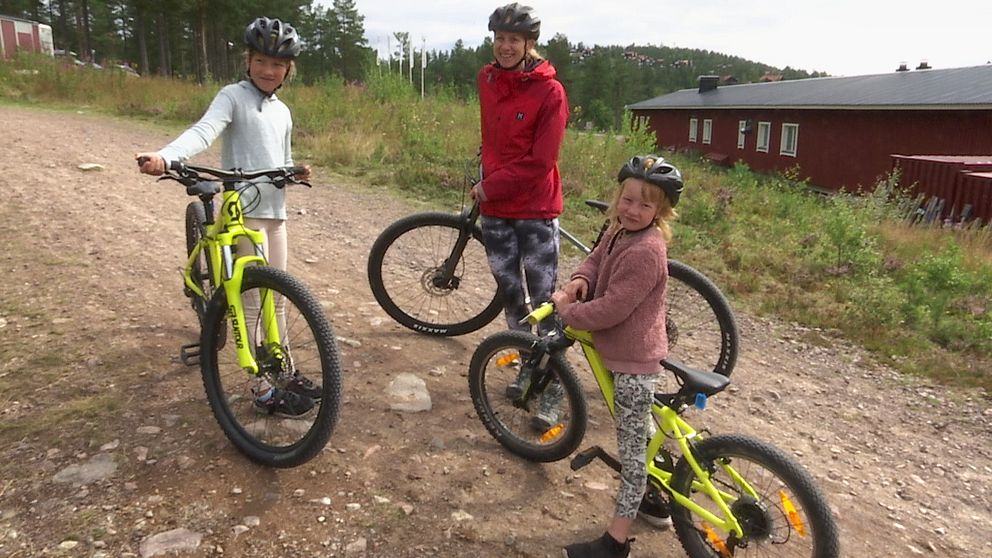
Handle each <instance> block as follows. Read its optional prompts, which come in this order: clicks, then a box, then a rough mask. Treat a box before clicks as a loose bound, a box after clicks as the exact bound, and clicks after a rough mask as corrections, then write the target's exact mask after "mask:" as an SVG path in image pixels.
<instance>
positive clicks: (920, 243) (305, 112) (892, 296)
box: [0, 57, 992, 389]
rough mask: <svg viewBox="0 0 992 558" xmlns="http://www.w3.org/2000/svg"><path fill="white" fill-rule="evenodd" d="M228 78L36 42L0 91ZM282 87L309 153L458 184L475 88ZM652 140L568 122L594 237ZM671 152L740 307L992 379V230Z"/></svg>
mask: <svg viewBox="0 0 992 558" xmlns="http://www.w3.org/2000/svg"><path fill="white" fill-rule="evenodd" d="M221 86H222V84H210V85H205V86H198V85H195V84H191V83H187V82H182V81H174V80H167V79H162V78H156V77H142V78H132V77H127V76H125V75H124V74H121V73H116V72H108V71H103V72H101V71H96V70H85V69H83V70H78V69H65V68H62V67H60V66H59V65H57V64H56V63H54V62H53V61H51V60H48V59H42V58H37V57H23V58H19V59H18V60H17V61H15V62H8V63H0V98H6V99H8V100H13V101H16V102H19V103H29V104H30V103H44V104H46V105H53V104H54V105H62V106H67V105H68V106H78V105H86V106H89V107H91V108H92V109H94V110H102V111H106V112H108V113H115V114H121V115H126V116H132V117H144V118H152V117H153V118H155V119H159V120H161V119H165V120H169V121H172V122H174V123H180V124H185V123H190V122H192V121H194V120H195V119H197V118H198V117H199V116H200V115H201V114H202V112H203V110H204V109H205V108H206V106H207V104H208V103H209V102H210V99H211V98H213V95H214V94H215V93H216V91H217V90H218V89H219V88H220V87H221ZM279 95H280V97H281V98H283V99H285V100H286V102H287V103H288V104H289V105H290V106H291V108H292V109H293V115H294V122H295V126H296V130H295V151H296V155H297V158H298V159H299V160H306V161H308V162H311V163H314V164H318V165H324V166H328V167H333V168H335V169H336V170H338V171H339V172H342V173H345V174H349V175H352V176H354V177H356V180H358V181H364V182H366V183H368V184H370V185H378V186H385V187H390V188H394V189H396V190H397V191H400V192H403V193H405V194H406V195H409V196H414V197H417V198H420V199H425V200H435V203H436V204H437V205H438V206H439V207H440V206H445V205H450V204H452V203H454V202H455V201H457V200H459V199H461V197H462V195H463V192H464V187H465V182H466V180H465V175H466V170H468V172H469V173H471V172H472V171H473V169H472V168H471V165H470V164H469V162H470V161H471V159H472V158H473V157H474V155H475V153H476V151H477V149H478V145H479V131H478V130H479V112H478V105H477V103H476V102H474V101H469V102H465V101H459V100H457V99H454V98H447V97H443V96H440V97H429V98H426V99H421V98H420V96H419V94H417V92H415V91H414V90H413V88H412V87H411V86H410V85H409V83H408V82H406V81H404V80H403V79H402V78H400V77H398V76H383V77H373V78H372V79H371V80H370V81H369V82H368V83H366V84H364V85H361V86H358V85H346V84H344V83H342V82H341V81H338V80H326V81H323V82H320V83H318V84H315V85H312V86H304V85H302V84H300V83H291V84H289V85H287V86H286V87H285V88H284V89H282V90H280V92H279ZM655 149H656V147H655V146H654V141H653V138H652V137H651V136H650V135H649V134H648V133H647V132H646V131H645V130H643V129H639V128H637V127H633V126H632V127H630V128H628V129H625V130H622V131H621V133H620V134H618V135H606V134H589V133H584V132H579V131H575V130H568V132H567V133H566V138H565V142H564V144H563V146H562V153H561V163H560V167H561V173H562V177H563V181H564V189H565V194H566V197H567V199H566V212H565V214H564V215H563V217H562V220H563V222H564V223H565V224H566V226H567V227H568V228H569V229H570V230H571V231H572V232H574V233H578V234H579V235H580V236H584V237H586V238H591V237H592V235H593V234H594V233H595V231H596V229H597V228H598V226H599V224H600V217H599V216H598V214H596V213H595V212H593V211H591V210H588V209H585V208H581V207H580V206H581V201H582V200H583V199H586V198H598V199H609V197H610V196H611V195H612V192H613V189H614V188H615V187H616V178H615V177H616V172H617V169H618V168H619V167H620V165H621V164H622V163H623V161H624V160H626V159H627V158H628V157H630V156H631V155H634V154H644V153H650V152H652V151H654V150H655ZM665 156H666V157H668V158H670V159H671V160H672V161H673V162H674V163H675V164H676V165H678V166H679V167H680V169H681V170H682V172H683V175H684V176H685V178H686V183H687V186H686V191H685V193H684V194H683V197H682V202H681V203H680V204H679V206H678V211H679V213H680V218H679V220H678V221H677V222H676V224H675V227H674V230H675V240H674V242H673V244H672V246H671V252H672V254H673V256H674V257H677V258H679V259H682V260H684V261H686V262H688V263H690V264H691V265H693V266H695V267H697V268H699V269H701V270H703V271H704V272H705V273H706V274H707V275H709V276H710V277H711V278H712V279H713V280H714V281H715V282H716V283H717V284H718V285H719V286H720V287H721V288H722V289H723V290H724V291H725V292H726V293H727V294H728V295H729V296H730V297H731V298H732V299H733V300H734V302H735V304H736V306H737V307H738V308H746V309H748V310H750V311H751V312H757V313H766V314H769V315H775V316H779V317H781V318H784V319H787V320H792V321H795V322H798V323H801V324H805V325H807V326H810V327H819V328H826V329H830V330H834V331H838V332H841V333H842V334H843V335H845V336H847V337H849V338H850V339H852V340H854V341H856V342H858V343H861V344H862V345H864V346H866V347H868V348H869V349H872V350H873V351H874V352H875V354H876V355H877V357H878V358H879V360H881V361H885V362H888V363H890V364H892V365H894V366H897V367H898V368H900V369H902V370H904V371H907V372H912V373H917V374H923V375H927V376H929V377H932V378H935V379H938V380H940V381H944V382H948V383H953V384H958V385H968V386H983V387H984V388H986V389H989V388H992V372H990V371H992V255H990V251H989V246H990V240H992V229H990V228H989V227H987V226H986V227H977V226H975V227H966V228H965V229H964V230H947V229H942V228H922V227H917V226H910V225H907V224H906V223H905V222H904V221H903V220H902V217H901V214H900V207H902V200H901V199H900V194H899V189H898V183H897V182H898V181H897V177H890V178H889V179H887V180H885V181H883V182H881V183H880V184H879V185H878V186H879V187H878V188H877V189H876V190H875V193H873V194H871V195H866V196H854V195H849V194H845V193H841V194H837V195H833V196H822V195H819V194H814V193H811V191H810V190H809V188H808V187H807V185H806V184H804V183H802V182H800V181H796V180H793V179H790V178H787V177H785V176H780V175H776V176H768V175H760V174H756V173H753V172H751V171H750V170H749V169H748V168H747V167H746V166H745V165H740V164H739V165H737V166H734V167H733V168H729V169H727V168H720V167H714V166H713V165H712V164H711V163H710V162H708V161H706V160H704V159H701V158H698V157H693V156H690V155H684V154H672V153H668V154H665ZM744 341H745V342H747V340H746V339H745V340H744Z"/></svg>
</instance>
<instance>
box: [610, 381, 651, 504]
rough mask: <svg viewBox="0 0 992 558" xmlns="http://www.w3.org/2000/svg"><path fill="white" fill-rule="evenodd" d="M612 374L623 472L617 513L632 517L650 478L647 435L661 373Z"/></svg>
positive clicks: (618, 444) (618, 442) (618, 443)
mask: <svg viewBox="0 0 992 558" xmlns="http://www.w3.org/2000/svg"><path fill="white" fill-rule="evenodd" d="M613 377H614V383H615V385H616V391H615V393H614V396H613V404H614V407H615V408H616V413H617V447H618V448H619V450H620V465H621V471H622V472H621V473H620V491H619V493H618V494H617V511H616V516H617V517H625V518H629V519H633V518H634V517H636V516H637V508H638V506H639V505H640V503H641V498H642V497H643V496H644V487H645V486H646V485H647V481H648V473H647V469H646V468H645V467H646V465H645V462H646V460H647V434H648V429H649V428H648V427H649V424H650V423H651V419H650V413H651V400H652V398H653V397H654V384H655V380H656V379H657V377H658V375H657V374H624V373H622V372H616V373H614V375H613Z"/></svg>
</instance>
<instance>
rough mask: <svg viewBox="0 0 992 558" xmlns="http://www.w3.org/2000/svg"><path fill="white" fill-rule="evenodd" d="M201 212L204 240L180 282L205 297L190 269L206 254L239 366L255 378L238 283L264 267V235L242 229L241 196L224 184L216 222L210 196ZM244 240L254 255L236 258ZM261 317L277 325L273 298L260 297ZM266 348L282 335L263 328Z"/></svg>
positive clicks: (277, 341)
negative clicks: (252, 267) (224, 300)
mask: <svg viewBox="0 0 992 558" xmlns="http://www.w3.org/2000/svg"><path fill="white" fill-rule="evenodd" d="M201 200H202V201H203V209H204V213H205V215H206V223H204V228H205V229H206V230H205V231H204V234H203V237H202V238H201V239H200V241H199V242H198V243H197V245H196V246H195V247H194V248H193V250H192V251H190V255H189V258H188V259H187V261H186V268H185V269H184V270H183V282H184V283H185V284H186V287H188V288H189V289H190V290H191V291H192V292H193V293H194V294H195V296H199V297H201V298H206V293H204V292H203V290H202V289H201V288H200V286H199V285H197V284H196V281H194V280H193V269H194V267H195V266H196V262H197V259H198V258H199V256H200V254H201V253H206V255H207V258H209V260H210V263H211V266H210V271H211V273H212V274H213V277H212V282H213V284H214V285H217V286H219V287H222V288H223V289H224V294H225V295H226V296H227V304H228V316H229V317H230V319H231V325H232V328H233V330H234V342H235V347H236V348H237V352H238V364H239V365H240V366H241V367H242V368H244V369H246V370H248V371H250V372H251V373H252V374H254V375H258V373H259V368H258V363H257V362H256V360H255V357H254V355H252V352H251V349H250V348H249V347H248V344H247V343H246V342H245V340H247V339H248V338H249V337H248V327H247V325H246V324H245V318H244V316H245V312H244V305H243V302H242V300H241V282H242V277H243V274H244V269H245V267H246V266H249V265H267V264H268V262H267V261H266V259H265V256H264V252H263V250H262V246H263V244H264V243H265V234H264V233H262V232H260V231H256V230H254V229H250V228H248V227H247V226H245V218H244V212H243V211H242V208H241V193H240V192H239V191H238V190H237V188H236V187H235V186H234V185H233V184H230V183H226V182H225V184H224V191H223V201H222V203H221V211H220V213H219V218H218V219H216V220H215V219H214V211H213V198H212V194H211V195H210V196H209V197H208V196H206V195H204V196H202V197H201ZM241 237H247V238H248V239H249V240H251V242H252V244H253V245H254V246H255V255H253V256H238V255H237V244H238V239H239V238H241ZM261 305H262V316H263V318H264V320H265V323H267V324H278V322H277V321H276V305H275V302H274V301H273V300H272V297H268V296H265V297H262V300H261ZM264 330H265V342H266V346H268V347H271V348H277V347H279V346H280V343H281V341H282V340H281V338H280V337H281V334H280V331H279V328H278V327H265V328H264Z"/></svg>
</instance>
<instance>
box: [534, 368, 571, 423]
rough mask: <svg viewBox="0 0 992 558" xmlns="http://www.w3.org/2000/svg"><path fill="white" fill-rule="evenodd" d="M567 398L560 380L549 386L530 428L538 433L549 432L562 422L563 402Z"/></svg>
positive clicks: (542, 396) (543, 394)
mask: <svg viewBox="0 0 992 558" xmlns="http://www.w3.org/2000/svg"><path fill="white" fill-rule="evenodd" d="M564 397H565V390H564V388H562V387H561V383H559V382H558V380H554V381H552V382H551V383H550V384H548V387H547V389H545V390H544V393H542V394H541V403H540V405H538V408H537V414H536V415H534V417H533V418H531V419H530V426H531V428H533V429H534V430H536V431H537V432H547V431H548V430H550V429H551V427H552V426H554V425H556V424H558V422H559V421H561V400H562V399H563V398H564Z"/></svg>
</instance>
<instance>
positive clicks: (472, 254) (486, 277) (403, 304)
mask: <svg viewBox="0 0 992 558" xmlns="http://www.w3.org/2000/svg"><path fill="white" fill-rule="evenodd" d="M462 234H467V235H469V237H468V239H467V240H468V242H467V244H466V245H465V249H464V250H463V251H462V252H461V253H459V254H455V253H453V251H454V249H455V245H456V242H457V241H458V239H459V235H462ZM450 258H454V259H455V260H456V261H457V265H456V266H455V273H454V274H453V276H452V277H447V278H446V277H444V276H443V275H444V274H443V273H442V270H443V267H444V264H445V262H446V261H448V260H449V259H450ZM368 277H369V286H370V287H371V288H372V294H373V295H374V296H375V299H376V301H377V302H378V303H379V305H380V306H381V307H382V309H383V310H385V311H386V313H387V314H389V316H390V317H391V318H393V319H394V320H396V321H397V322H399V323H400V324H401V325H403V326H404V327H407V328H410V329H412V330H414V331H418V332H420V333H426V334H428V335H439V336H454V335H463V334H466V333H470V332H473V331H476V330H477V329H480V328H482V327H483V326H485V325H486V324H488V323H489V322H491V321H493V320H494V319H495V318H496V316H498V315H499V313H500V311H502V309H503V305H502V302H501V296H500V293H499V289H498V285H497V284H496V280H495V279H494V278H493V275H492V272H491V271H490V270H489V261H488V260H487V259H486V249H485V246H483V244H482V232H481V231H480V230H479V228H478V226H477V225H474V224H471V225H469V224H466V223H465V222H464V220H463V219H462V218H461V217H460V216H458V215H451V214H447V213H418V214H416V215H410V216H408V217H404V218H403V219H400V220H399V221H396V222H395V223H393V224H392V225H390V226H389V227H387V228H386V229H385V230H384V231H382V233H381V234H380V235H379V237H378V238H377V239H376V241H375V243H374V244H373V245H372V250H371V252H370V253H369V261H368Z"/></svg>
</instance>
